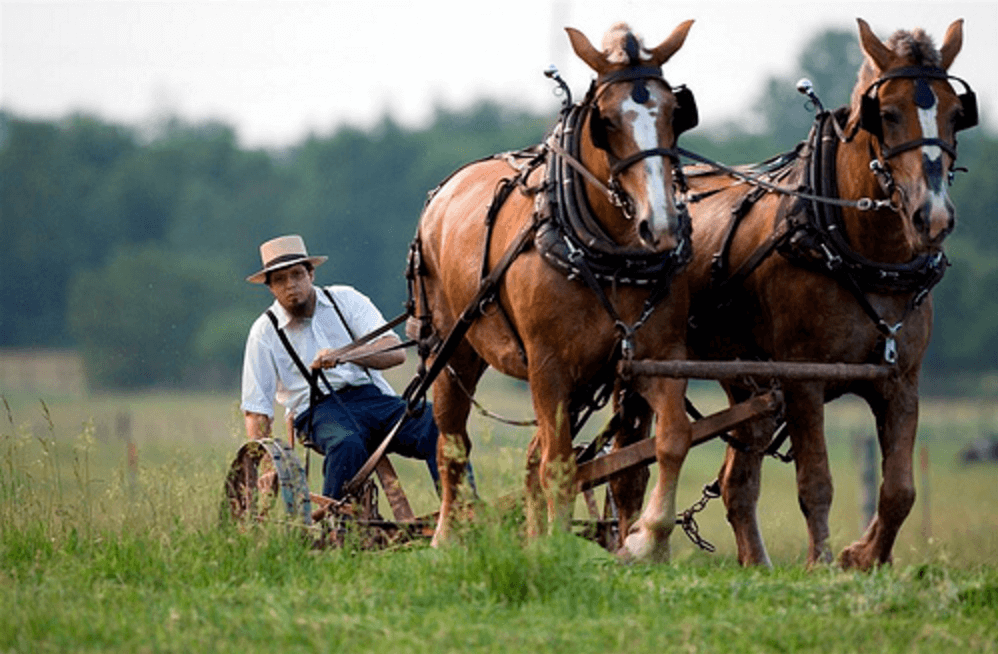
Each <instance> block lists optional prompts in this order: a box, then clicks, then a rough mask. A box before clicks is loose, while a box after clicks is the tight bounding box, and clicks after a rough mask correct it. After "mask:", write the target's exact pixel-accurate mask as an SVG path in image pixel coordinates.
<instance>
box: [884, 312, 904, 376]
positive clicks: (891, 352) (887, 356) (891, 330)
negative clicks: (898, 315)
mask: <svg viewBox="0 0 998 654" xmlns="http://www.w3.org/2000/svg"><path fill="white" fill-rule="evenodd" d="M884 327H885V328H886V329H887V342H886V343H884V361H885V362H886V363H889V364H891V365H892V366H893V365H894V364H896V363H897V362H898V343H897V339H896V338H895V336H897V333H898V331H900V330H901V323H900V322H899V323H895V324H894V326H893V327H892V326H890V325H887V324H884Z"/></svg>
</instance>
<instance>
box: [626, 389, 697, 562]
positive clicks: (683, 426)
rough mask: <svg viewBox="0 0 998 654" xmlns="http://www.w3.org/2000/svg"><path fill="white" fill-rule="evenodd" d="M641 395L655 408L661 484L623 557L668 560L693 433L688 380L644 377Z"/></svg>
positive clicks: (630, 539) (647, 506)
mask: <svg viewBox="0 0 998 654" xmlns="http://www.w3.org/2000/svg"><path fill="white" fill-rule="evenodd" d="M639 383H640V386H641V388H640V390H641V394H642V395H643V396H644V397H645V399H647V400H648V401H649V403H650V404H651V406H652V407H653V408H654V409H655V415H656V417H657V426H656V430H655V458H656V460H657V461H658V481H657V482H656V483H655V487H654V488H653V489H652V493H651V496H650V497H649V498H648V503H647V505H646V506H645V510H644V512H643V513H642V514H641V517H640V518H639V519H638V521H637V522H636V523H635V524H634V526H633V527H632V528H631V530H630V533H629V534H628V535H627V538H625V539H624V547H623V549H622V550H621V552H620V556H621V557H622V558H624V559H628V560H631V559H634V560H641V561H668V560H669V536H670V534H671V533H672V530H673V528H674V527H675V526H676V489H677V487H678V485H679V470H680V468H682V465H683V461H684V460H685V459H686V454H687V452H689V449H690V442H691V440H692V437H693V435H692V431H691V427H690V421H689V419H688V418H687V417H686V407H685V405H684V403H683V398H684V397H685V396H686V380H685V379H668V378H664V377H655V378H652V377H647V378H642V379H641V381H640V382H639Z"/></svg>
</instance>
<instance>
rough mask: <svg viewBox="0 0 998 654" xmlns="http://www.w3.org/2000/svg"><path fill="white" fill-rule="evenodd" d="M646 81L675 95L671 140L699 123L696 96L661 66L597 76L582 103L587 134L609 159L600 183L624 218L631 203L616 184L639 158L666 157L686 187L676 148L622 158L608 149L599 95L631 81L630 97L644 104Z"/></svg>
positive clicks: (630, 69) (631, 208)
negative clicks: (668, 77) (672, 82)
mask: <svg viewBox="0 0 998 654" xmlns="http://www.w3.org/2000/svg"><path fill="white" fill-rule="evenodd" d="M649 80H658V81H660V82H661V83H662V84H664V85H665V87H666V88H667V89H669V91H670V92H671V93H672V94H673V96H674V97H675V98H676V106H675V108H674V109H673V112H672V133H673V137H674V139H675V140H678V139H679V136H680V134H682V133H683V132H685V131H687V130H690V129H692V128H694V127H696V125H697V123H698V122H699V114H698V112H697V105H696V99H695V98H694V96H693V92H692V91H691V90H690V89H689V88H687V87H686V86H678V87H675V88H673V87H672V86H671V85H670V84H669V83H668V82H667V81H666V80H665V78H664V77H663V76H662V69H661V68H660V67H657V66H640V65H633V66H629V67H628V68H624V69H622V70H618V71H613V72H610V73H606V74H603V75H600V76H599V77H598V78H597V79H596V80H595V81H594V82H593V83H592V85H591V86H590V87H589V92H588V93H587V94H586V97H585V99H584V100H583V102H582V104H583V106H584V107H585V108H586V111H587V113H588V119H589V136H590V138H591V140H592V142H593V145H594V146H596V147H597V148H599V149H600V150H603V151H604V152H605V153H606V155H607V159H608V160H609V162H610V176H609V179H608V180H607V182H606V184H605V185H603V188H604V189H605V192H606V193H607V195H608V197H609V198H610V201H611V202H612V203H613V204H614V205H615V206H617V207H619V208H620V209H621V210H622V211H623V213H624V216H625V217H627V218H628V219H631V218H633V217H634V212H633V203H632V202H631V200H630V198H629V197H628V196H627V193H626V192H625V191H624V189H623V186H622V185H621V183H620V176H621V175H622V174H623V173H624V171H626V170H627V169H628V168H630V167H631V166H633V165H634V164H636V163H638V162H639V161H643V160H644V159H647V158H649V157H663V158H667V159H669V161H670V163H671V164H672V167H673V175H674V178H675V179H676V181H677V184H678V185H679V187H680V189H681V190H683V191H684V192H685V190H686V181H685V178H684V177H683V172H682V166H681V163H680V160H679V156H680V151H679V150H678V149H677V148H675V147H672V148H662V147H658V148H649V149H647V150H641V151H639V152H635V153H634V154H631V155H629V156H627V157H624V158H622V159H621V158H619V157H617V155H616V154H614V152H613V150H612V149H611V148H610V142H609V135H608V134H607V129H606V122H605V121H604V119H603V116H602V113H601V112H600V108H599V99H600V97H601V96H602V95H603V94H604V93H605V92H606V91H607V89H609V88H610V87H611V86H612V85H614V84H618V83H621V82H631V83H632V87H631V99H632V100H634V101H635V102H637V103H638V104H644V103H645V102H647V101H648V98H649V97H650V94H649V92H648V86H647V82H648V81H649Z"/></svg>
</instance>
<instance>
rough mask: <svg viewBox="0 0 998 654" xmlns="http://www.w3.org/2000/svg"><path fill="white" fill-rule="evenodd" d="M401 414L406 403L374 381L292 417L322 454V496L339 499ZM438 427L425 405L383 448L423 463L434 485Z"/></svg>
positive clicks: (430, 411) (435, 479)
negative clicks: (382, 389)
mask: <svg viewBox="0 0 998 654" xmlns="http://www.w3.org/2000/svg"><path fill="white" fill-rule="evenodd" d="M404 413H405V401H404V400H402V398H400V397H397V396H394V395H385V394H384V393H382V392H381V390H380V389H379V388H378V387H377V386H375V385H374V384H366V385H364V386H349V387H347V388H345V389H343V390H341V391H339V392H337V393H335V394H333V395H330V396H329V397H326V398H325V399H324V400H323V401H322V402H320V403H319V405H318V406H315V407H312V408H311V409H310V410H308V411H305V413H303V414H302V415H301V416H299V417H298V418H297V419H296V420H295V430H296V431H298V433H301V434H308V437H309V439H310V440H311V441H312V443H313V444H314V445H315V447H316V448H317V449H318V450H319V451H320V452H321V453H322V455H323V457H324V459H323V461H322V474H323V485H322V494H323V495H325V496H326V497H331V498H333V499H340V498H341V497H342V489H343V484H345V483H346V482H348V481H350V480H351V479H353V477H354V475H356V474H357V473H358V472H359V471H360V469H361V468H362V467H364V464H365V463H366V462H367V460H368V458H370V456H371V454H373V453H374V451H375V450H377V449H378V446H379V445H380V444H381V441H382V440H384V438H385V436H386V435H387V434H388V432H389V431H390V430H391V429H392V427H394V426H395V423H396V422H398V420H399V418H401V417H402V415H403V414H404ZM437 435H438V432H437V425H436V423H435V422H434V421H433V411H432V410H431V409H430V407H429V405H427V406H426V407H425V409H424V410H423V411H421V412H417V413H416V415H413V416H410V417H409V418H407V419H406V421H405V423H404V424H403V425H402V427H401V428H400V429H399V430H398V432H397V433H396V434H395V437H394V438H392V442H391V444H390V445H389V446H388V451H389V452H393V453H396V454H400V455H402V456H406V457H410V458H413V459H422V460H423V461H426V465H427V467H428V468H429V469H430V476H432V477H433V482H434V484H439V480H440V477H439V473H438V472H437Z"/></svg>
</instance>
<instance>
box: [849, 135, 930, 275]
mask: <svg viewBox="0 0 998 654" xmlns="http://www.w3.org/2000/svg"><path fill="white" fill-rule="evenodd" d="M870 138H871V137H870V136H869V135H868V134H866V133H865V132H860V133H858V134H857V135H856V136H855V137H854V138H853V139H851V140H850V141H849V142H846V143H840V144H839V147H838V151H837V152H836V158H835V159H836V161H835V163H836V166H835V167H836V185H837V188H838V196H839V197H840V198H843V199H845V200H859V199H861V198H872V199H877V200H880V199H886V196H885V194H884V192H883V190H882V189H881V187H880V184H879V183H878V181H877V178H876V176H875V175H874V174H873V172H872V171H871V170H870V152H871V149H870V142H869V141H870ZM842 227H843V229H844V231H845V234H844V235H845V238H846V241H847V242H848V243H849V245H850V247H852V249H853V250H854V251H855V252H856V253H857V254H859V255H861V256H863V257H865V258H867V259H869V260H871V261H879V262H882V263H904V262H907V261H910V260H911V259H913V258H914V257H915V256H916V255H917V254H918V252H917V251H916V247H915V246H914V245H913V243H915V241H914V240H913V237H914V235H913V234H911V233H909V232H910V231H911V230H910V229H909V226H908V225H907V223H906V221H905V219H904V217H903V216H902V215H901V214H900V213H898V212H896V211H891V210H890V209H879V210H875V211H860V210H858V209H853V208H849V207H844V208H843V209H842Z"/></svg>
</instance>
